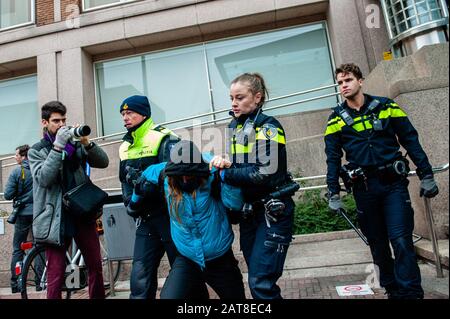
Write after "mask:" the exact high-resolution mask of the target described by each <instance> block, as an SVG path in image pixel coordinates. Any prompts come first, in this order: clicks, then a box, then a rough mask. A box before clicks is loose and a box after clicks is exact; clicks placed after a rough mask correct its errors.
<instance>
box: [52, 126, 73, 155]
mask: <svg viewBox="0 0 450 319" xmlns="http://www.w3.org/2000/svg"><path fill="white" fill-rule="evenodd" d="M71 138H72V134H70V132H69V127H67V126H62V127H61V128H60V129H59V130H58V132H57V133H56V137H55V141H54V142H53V145H54V146H55V147H57V148H59V149H61V150H63V149H64V148H65V147H66V144H67V142H68V141H69V140H70V139H71Z"/></svg>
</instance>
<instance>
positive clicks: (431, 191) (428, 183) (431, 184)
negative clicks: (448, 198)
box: [420, 175, 439, 198]
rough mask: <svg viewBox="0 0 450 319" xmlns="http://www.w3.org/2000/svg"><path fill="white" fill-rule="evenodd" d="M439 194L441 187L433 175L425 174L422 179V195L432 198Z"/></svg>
mask: <svg viewBox="0 0 450 319" xmlns="http://www.w3.org/2000/svg"><path fill="white" fill-rule="evenodd" d="M437 194H439V189H438V187H437V185H436V181H435V180H434V177H433V175H426V176H424V177H423V178H422V180H421V181H420V197H422V196H425V197H427V198H432V197H434V196H436V195H437Z"/></svg>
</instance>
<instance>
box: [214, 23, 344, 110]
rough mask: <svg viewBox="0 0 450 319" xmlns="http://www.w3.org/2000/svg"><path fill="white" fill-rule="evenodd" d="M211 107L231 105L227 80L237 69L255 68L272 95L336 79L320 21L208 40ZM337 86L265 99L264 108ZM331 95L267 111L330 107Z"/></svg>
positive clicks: (333, 98) (316, 93) (217, 107)
mask: <svg viewBox="0 0 450 319" xmlns="http://www.w3.org/2000/svg"><path fill="white" fill-rule="evenodd" d="M206 48H207V56H208V67H209V70H210V76H211V86H212V92H213V101H214V108H215V109H216V110H218V109H222V108H230V100H229V85H230V82H231V81H232V80H233V79H234V78H235V77H236V76H238V75H240V74H242V73H245V72H258V73H261V74H262V75H263V77H264V78H265V80H266V82H267V86H268V89H269V95H270V97H271V98H275V97H279V96H283V95H287V94H292V93H295V92H300V91H304V90H309V89H313V88H318V87H322V86H326V85H330V84H333V83H334V79H333V75H332V73H333V71H332V65H331V60H330V53H329V49H328V43H327V37H326V31H325V26H324V24H322V23H321V24H315V25H309V26H304V27H299V28H294V29H287V30H281V31H275V32H270V33H263V34H258V35H253V36H247V37H242V38H238V39H233V40H228V41H218V42H214V43H209V44H207V45H206ZM333 92H335V90H334V89H327V90H322V91H319V92H313V93H309V94H304V95H301V96H294V97H290V98H285V99H281V100H277V101H272V102H269V103H268V104H267V105H266V106H265V108H268V107H271V106H276V105H281V104H285V103H290V102H296V101H299V100H303V99H307V98H311V97H317V96H320V95H324V94H327V93H333ZM334 104H336V98H335V97H329V98H326V99H321V100H316V101H312V102H308V103H301V104H295V105H293V106H289V107H286V108H280V109H277V110H274V111H269V112H270V113H269V114H271V115H275V114H288V113H294V112H300V111H308V110H315V109H322V108H329V107H331V106H333V105H334Z"/></svg>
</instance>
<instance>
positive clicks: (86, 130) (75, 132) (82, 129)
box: [69, 125, 91, 137]
mask: <svg viewBox="0 0 450 319" xmlns="http://www.w3.org/2000/svg"><path fill="white" fill-rule="evenodd" d="M69 132H70V134H71V135H72V136H74V137H81V136H88V135H89V134H91V128H90V127H89V126H87V125H80V126H78V127H71V128H70V129H69Z"/></svg>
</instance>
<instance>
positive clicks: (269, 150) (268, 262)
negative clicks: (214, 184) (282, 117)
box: [210, 73, 295, 299]
mask: <svg viewBox="0 0 450 319" xmlns="http://www.w3.org/2000/svg"><path fill="white" fill-rule="evenodd" d="M267 97H268V94H267V89H266V86H265V82H264V79H263V78H262V76H261V75H259V74H257V73H253V74H249V73H245V74H242V75H241V76H239V77H237V78H236V79H234V80H233V82H232V83H231V88H230V98H231V107H232V110H231V112H230V115H232V116H233V120H232V121H231V123H230V125H229V128H230V129H231V132H232V134H231V139H230V140H229V145H228V146H229V150H228V151H229V153H231V154H230V155H231V161H229V160H228V159H227V158H224V157H221V156H216V157H214V158H213V160H212V161H211V163H210V165H211V166H215V167H217V168H219V169H222V168H227V169H223V170H221V172H220V176H221V178H222V180H223V181H224V182H225V183H227V184H230V185H233V186H237V187H241V188H242V191H243V196H244V201H245V202H246V205H245V206H244V210H243V215H242V218H241V220H240V246H241V250H242V251H243V254H244V258H245V261H246V263H247V266H248V282H249V286H250V291H251V294H252V296H253V298H255V299H280V298H282V297H281V294H280V287H278V285H277V284H276V282H277V280H278V278H280V277H281V275H282V272H283V265H284V262H285V259H286V254H287V250H288V247H289V244H290V242H291V239H292V226H293V212H294V206H295V205H294V202H293V200H292V198H291V197H290V196H285V197H284V198H281V199H280V200H278V201H277V203H276V205H279V206H278V207H280V208H281V209H280V210H278V212H277V213H276V215H277V216H273V214H272V212H271V213H267V212H268V211H269V210H266V208H265V206H264V203H265V200H266V199H267V197H268V196H269V194H270V193H272V192H274V191H275V190H276V189H277V188H278V187H280V186H282V185H284V184H286V183H287V182H288V181H289V180H290V179H289V175H288V173H287V160H286V158H287V157H286V136H285V132H284V129H283V127H282V126H281V124H280V123H279V122H278V121H277V120H276V119H275V118H274V117H272V116H268V115H265V114H264V113H263V110H262V107H263V105H264V102H265V101H266V98H267Z"/></svg>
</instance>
